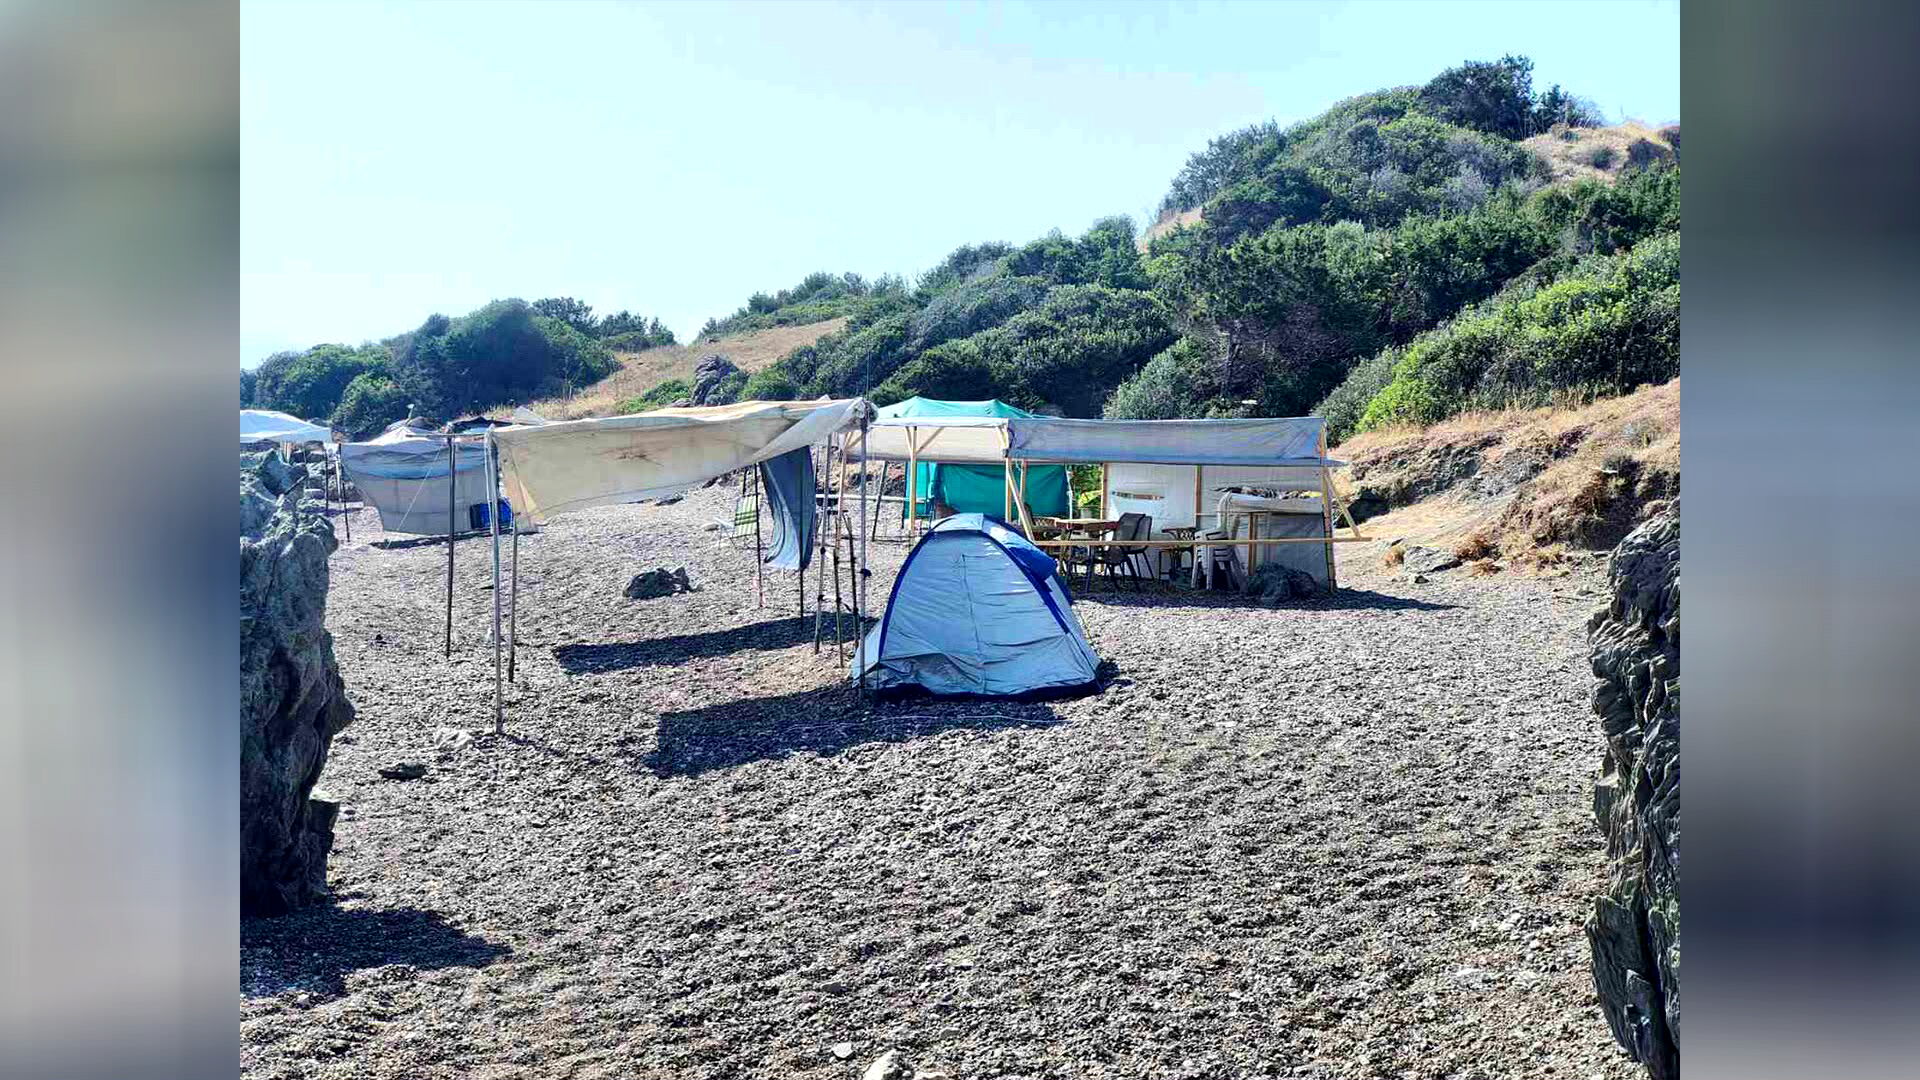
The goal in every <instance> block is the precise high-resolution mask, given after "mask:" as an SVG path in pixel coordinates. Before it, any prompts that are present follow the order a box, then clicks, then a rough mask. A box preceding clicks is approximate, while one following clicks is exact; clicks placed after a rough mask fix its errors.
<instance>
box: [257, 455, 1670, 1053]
mask: <svg viewBox="0 0 1920 1080" xmlns="http://www.w3.org/2000/svg"><path fill="white" fill-rule="evenodd" d="M728 511H729V507H728V505H727V503H726V501H725V496H724V495H722V493H721V492H719V491H716V490H712V489H709V490H707V491H703V492H697V493H695V494H693V495H690V496H689V497H688V498H687V499H685V500H684V501H682V502H679V503H677V504H674V505H670V506H664V507H662V506H646V507H613V508H607V509H604V510H599V511H593V512H588V513H583V514H578V515H574V516H570V517H567V518H564V519H562V520H560V521H558V522H556V523H555V524H553V525H552V526H551V527H549V528H548V529H547V530H546V531H545V532H544V533H543V534H542V535H538V536H532V537H528V538H526V539H525V540H523V542H522V545H521V546H522V551H521V556H522V570H523V572H524V573H523V581H524V588H525V592H526V595H525V597H523V603H522V610H521V612H520V615H521V618H520V626H519V630H520V638H521V648H520V652H519V670H518V675H519V680H518V683H517V684H516V685H514V686H512V687H510V690H509V703H508V716H507V723H506V732H507V733H506V735H505V736H504V737H495V736H493V735H491V734H485V733H484V732H486V731H489V730H490V723H489V721H490V716H489V713H490V707H489V695H490V692H491V689H492V664H491V653H490V651H489V650H488V648H487V646H486V639H485V631H486V625H487V616H488V612H489V611H490V603H491V600H490V596H491V594H490V593H489V592H488V591H487V590H486V589H485V588H484V587H483V586H484V585H485V584H486V583H487V579H488V576H489V572H488V566H489V562H488V549H487V544H486V543H485V541H483V540H469V541H464V542H462V543H460V544H459V545H457V553H456V554H457V563H458V578H459V585H458V589H457V593H456V612H455V614H456V619H457V622H458V625H457V627H456V634H455V642H454V656H453V658H452V660H451V661H449V660H448V659H447V658H445V657H444V656H443V655H442V651H441V649H442V641H441V635H442V618H443V616H442V610H441V604H442V602H443V593H442V592H441V589H442V587H443V586H442V582H443V577H442V575H443V574H444V572H445V561H444V560H445V553H444V552H445V549H444V548H443V547H433V546H414V547H397V548H392V549H383V548H379V547H375V546H372V545H370V544H369V542H368V541H369V539H378V538H379V536H380V533H379V531H378V528H377V523H376V521H375V519H374V517H373V516H372V515H371V514H370V513H367V512H362V513H360V514H359V515H358V516H357V518H356V520H355V521H354V537H355V541H354V543H353V544H351V545H349V546H347V547H345V548H343V549H342V550H341V551H340V552H339V553H337V554H336V555H335V556H334V563H333V569H334V581H333V592H332V596H331V598H330V600H329V611H328V621H329V623H330V625H331V628H332V630H333V632H334V635H335V647H336V649H337V650H338V654H339V658H340V666H341V670H342V671H343V673H344V675H345V678H346V683H347V688H348V691H349V693H350V694H351V695H352V698H353V700H354V702H355V704H356V705H357V707H358V709H359V718H358V719H357V720H356V721H355V723H354V725H353V726H352V727H350V728H349V729H348V730H347V732H346V733H345V734H344V735H343V736H342V737H341V738H340V739H338V740H336V742H335V745H334V749H333V756H332V759H331V761H330V762H329V764H328V766H327V770H326V774H325V776H324V777H323V780H322V786H323V787H324V788H325V789H326V790H327V791H328V792H329V793H330V794H331V795H333V796H334V797H336V798H339V799H341V800H342V802H343V803H344V808H343V810H342V813H341V819H340V822H339V826H338V838H337V841H336V843H335V847H334V853H333V858H332V863H331V877H332V881H333V884H334V887H335V889H336V891H337V893H338V897H339V903H338V904H337V905H336V906H333V907H330V908H324V909H320V910H316V911H309V912H304V913H300V914H297V915H293V916H289V917H286V918H281V919H272V920H257V921H251V922H248V923H246V924H244V925H243V927H242V930H241V972H240V990H241V1001H240V1033H241V1066H242V1072H243V1073H244V1074H245V1075H248V1076H253V1077H283V1076H284V1077H294V1076H299V1077H321V1076H324V1077H410V1078H417V1077H466V1076H474V1077H505V1076H529V1075H538V1076H569V1077H664V1076H702V1077H736V1076H741V1077H744V1076H783V1077H784V1076H809V1077H854V1076H859V1075H860V1072H861V1070H862V1069H864V1068H865V1067H866V1066H867V1064H868V1063H869V1062H870V1061H872V1060H873V1059H874V1058H876V1057H877V1056H879V1055H880V1054H881V1053H883V1052H885V1051H887V1050H889V1049H897V1050H898V1051H899V1056H900V1059H901V1060H902V1061H904V1062H906V1063H907V1064H908V1065H910V1066H911V1067H913V1068H916V1069H918V1070H920V1071H921V1072H922V1074H923V1075H924V1074H935V1073H944V1074H947V1075H949V1076H951V1077H954V1078H956V1080H958V1078H966V1077H988V1076H1033V1077H1039V1076H1059V1077H1065V1076H1074V1077H1087V1076H1111V1077H1143V1076H1164V1077H1198V1076H1314V1077H1321V1076H1325V1077H1374V1076H1381V1077H1386V1076H1414V1077H1488V1078H1502V1080H1505V1078H1509V1077H1521V1076H1571V1077H1580V1078H1583V1080H1584V1078H1587V1077H1595V1076H1598V1077H1621V1078H1624V1077H1630V1076H1635V1075H1636V1073H1635V1072H1634V1071H1633V1068H1632V1066H1631V1065H1630V1063H1629V1062H1628V1061H1627V1060H1626V1058H1625V1057H1624V1056H1623V1055H1622V1054H1621V1053H1620V1052H1619V1051H1618V1050H1617V1049H1616V1048H1615V1047H1614V1045H1613V1043H1612V1042H1611V1040H1610V1039H1609V1037H1608V1035H1607V1031H1606V1028H1605V1025H1604V1023H1603V1022H1602V1020H1601V1017H1600V1015H1599V1013H1598V1011H1597V1009H1596V1007H1595V1003H1594V995H1593V991H1592V988H1591V981H1590V976H1589V973H1588V959H1587V949H1586V945H1585V940H1584V937H1583V936H1582V933H1581V930H1580V922H1581V919H1582V917H1583V916H1584V914H1585V911H1586V909H1587V906H1588V903H1589V900H1588V898H1589V897H1590V896H1592V895H1593V894H1595V893H1596V892H1597V891H1598V890H1599V889H1600V887H1601V881H1602V854H1603V853H1602V850H1601V841H1600V837H1599V834H1598V832H1597V831H1596V830H1595V827H1594V824H1593V821H1592V818H1591V815H1590V811H1589V805H1590V802H1589V796H1588V789H1589V783H1590V780H1591V777H1592V774H1593V771H1594V769H1595V766H1596V763H1597V761H1598V754H1599V747H1600V740H1599V736H1598V733H1597V730H1596V728H1595V724H1594V721H1593V720H1592V719H1591V718H1590V716H1589V713H1588V709H1587V703H1586V695H1587V686H1588V682H1589V676H1588V673H1587V671H1586V665H1585V662H1584V660H1583V659H1582V657H1583V655H1584V645H1583V642H1584V624H1585V620H1586V616H1587V614H1588V613H1589V612H1590V611H1591V610H1592V609H1593V607H1594V606H1595V605H1596V604H1598V603H1599V599H1598V596H1597V595H1596V589H1597V586H1598V582H1599V578H1598V576H1597V567H1595V568H1591V569H1589V570H1588V571H1586V572H1584V573H1583V574H1576V575H1574V576H1571V577H1567V578H1561V579H1557V580H1551V581H1548V580H1542V579H1538V578H1518V577H1509V576H1506V575H1500V576H1496V577H1493V578H1485V579H1474V580H1469V579H1466V578H1463V577H1460V576H1459V572H1455V573H1451V574H1442V575H1437V576H1436V577H1435V578H1434V580H1433V581H1432V582H1431V583H1428V584H1423V585H1411V584H1404V583H1401V582H1397V581H1393V580H1391V579H1389V578H1388V577H1386V576H1385V574H1384V572H1383V571H1381V570H1380V569H1379V562H1378V557H1377V553H1376V552H1374V551H1372V550H1370V548H1371V545H1348V546H1347V547H1345V548H1343V549H1342V556H1343V562H1342V577H1343V584H1345V585H1346V586H1347V587H1346V588H1345V589H1343V590H1342V592H1341V593H1340V594H1339V596H1338V598H1337V599H1335V600H1333V601H1330V602H1323V603H1318V604H1312V605H1305V606H1294V607H1287V608H1281V609H1277V610H1274V609H1265V608H1260V607H1253V606H1248V605H1246V604H1244V603H1240V602H1237V601H1234V600H1231V599H1228V598H1221V599H1215V598H1211V597H1207V596H1201V595H1195V594H1192V593H1186V592H1176V591H1172V590H1166V591H1162V592H1158V593H1145V594H1140V595H1134V594H1126V593H1121V594H1115V593H1111V592H1106V591H1098V590H1097V591H1096V592H1095V593H1094V594H1092V595H1090V596H1086V597H1082V598H1080V599H1079V600H1078V601H1077V603H1076V610H1077V611H1078V612H1079V614H1080V617H1081V619H1082V620H1083V622H1084V623H1085V625H1086V627H1087V631H1088V634H1089V636H1090V637H1091V639H1092V641H1093V645H1094V649H1095V651H1096V652H1097V653H1098V654H1099V655H1100V656H1101V657H1102V658H1103V659H1104V660H1107V661H1110V662H1111V664H1112V674H1111V676H1110V678H1109V679H1108V680H1107V681H1106V684H1105V685H1104V686H1103V687H1102V689H1101V690H1100V691H1099V692H1097V693H1094V694H1090V695H1087V696H1082V697H1077V698H1071V699H1064V700H1055V701H1050V702H1041V703H1025V704H1008V703H1000V702H981V701H972V702H940V703H932V702H927V701H920V702H903V703H896V704H892V705H887V706H883V707H881V708H879V709H877V710H875V711H874V712H872V713H871V714H867V713H863V712H861V711H860V710H858V709H857V708H855V707H854V705H853V703H852V701H851V700H850V697H849V695H848V693H847V692H846V690H845V689H844V683H843V680H842V678H841V672H842V670H843V669H842V668H841V667H840V665H838V664H837V663H836V662H835V661H834V659H833V650H832V648H831V643H830V641H829V644H828V646H827V647H826V648H825V650H824V651H823V655H822V656H819V657H816V656H815V655H814V653H813V648H812V620H811V619H809V620H808V621H807V623H806V624H805V625H804V626H803V625H802V624H801V623H800V622H799V621H798V620H797V619H796V618H795V617H794V614H793V605H794V602H795V600H794V597H795V588H794V582H793V579H792V577H791V576H790V575H769V580H768V586H769V587H768V607H767V609H765V610H758V609H756V607H755V603H754V592H753V576H752V572H751V559H750V556H746V555H743V554H741V553H740V552H737V551H735V550H733V549H732V548H730V547H728V546H726V545H725V544H724V542H720V541H718V540H716V536H717V535H718V534H716V533H712V532H705V531H702V529H701V526H702V525H704V524H706V523H708V522H711V521H716V520H718V519H720V518H721V517H723V516H726V515H727V513H728ZM903 555H904V548H903V547H902V546H900V545H898V544H884V543H883V544H880V545H876V548H875V559H874V561H875V572H874V579H873V586H872V593H873V605H874V606H875V607H876V608H877V607H878V606H879V605H880V604H881V602H882V601H883V598H884V597H885V595H886V590H887V586H888V585H889V584H890V583H891V580H892V575H893V572H894V569H895V568H896V567H897V566H898V564H899V562H900V560H901V558H902V556H903ZM661 565H665V566H669V567H672V566H680V565H685V566H686V567H687V568H688V570H689V572H690V574H691V575H692V577H693V579H694V581H695V582H696V583H697V584H699V586H700V589H699V591H697V592H693V593H688V594H682V595H677V596H671V597H665V598H660V599H653V600H642V601H635V600H628V599H626V598H625V597H623V596H622V595H621V589H622V588H623V587H624V586H625V584H626V582H627V580H628V578H630V577H631V576H632V575H633V574H635V573H636V572H638V571H641V570H645V569H650V568H653V567H655V566H661ZM1102 589H1104V585H1103V586H1102ZM449 728H464V729H467V730H470V731H473V732H476V733H480V734H479V735H478V737H477V738H476V739H474V740H473V741H471V743H468V744H465V745H461V743H462V742H463V740H462V739H461V738H460V737H458V736H454V735H452V734H450V733H449V732H447V731H445V730H443V729H449ZM437 741H438V742H441V743H442V744H443V745H442V746H441V747H440V748H439V749H436V748H435V744H436V742H437ZM406 760H416V761H420V762H424V763H426V764H427V765H428V772H427V775H426V776H425V777H424V778H422V779H417V780H411V781H400V780H390V779H384V778H382V776H381V775H380V770H381V769H382V768H383V767H388V766H392V765H394V764H396V763H399V762H402V761H406ZM840 1044H851V1048H850V1052H849V1047H848V1046H845V1045H840Z"/></svg>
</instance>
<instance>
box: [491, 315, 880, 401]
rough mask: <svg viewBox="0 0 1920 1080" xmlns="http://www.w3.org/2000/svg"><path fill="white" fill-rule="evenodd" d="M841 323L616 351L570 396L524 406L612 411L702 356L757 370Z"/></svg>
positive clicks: (685, 374)
mask: <svg viewBox="0 0 1920 1080" xmlns="http://www.w3.org/2000/svg"><path fill="white" fill-rule="evenodd" d="M846 324H847V320H846V319H844V318H839V319H826V320H823V321H821V322H817V323H807V324H806V325H804V326H776V327H773V328H772V329H770V330H756V331H754V332H753V333H750V334H741V335H739V336H737V337H726V338H721V339H719V340H717V341H709V340H701V341H696V342H694V343H693V344H691V345H666V346H662V347H661V348H658V349H646V350H643V351H641V352H631V353H619V354H617V356H618V359H619V361H620V370H619V371H616V372H614V373H613V374H612V375H609V376H607V377H606V378H605V379H602V380H601V381H600V382H598V383H595V384H594V385H592V386H589V387H587V388H586V389H584V390H581V391H580V392H579V393H577V394H575V395H573V396H572V397H571V398H548V399H547V400H545V401H536V402H534V403H533V404H532V405H530V406H529V408H531V409H533V411H534V412H537V413H539V414H540V415H542V416H544V417H546V418H547V419H549V420H575V419H578V418H580V417H583V416H611V415H613V414H614V413H615V412H616V411H617V406H618V405H619V403H620V402H622V401H626V400H627V399H629V398H635V397H639V396H640V395H641V394H644V393H646V392H647V391H649V390H651V389H653V388H654V387H656V386H658V385H660V384H661V383H663V382H665V381H667V380H668V379H687V378H691V377H692V376H693V368H694V365H696V364H698V363H699V362H700V358H701V357H703V356H708V355H711V354H713V353H720V354H722V355H724V356H725V357H726V358H727V359H729V360H732V361H733V362H734V363H735V364H738V365H739V366H740V370H742V371H748V372H752V371H759V370H761V369H762V368H765V367H768V366H770V365H771V364H772V363H773V362H774V361H776V360H778V359H780V358H781V357H783V356H785V355H787V354H788V353H790V352H792V351H793V350H795V349H797V348H800V347H801V346H802V345H811V344H813V343H814V342H816V341H818V340H820V339H821V338H822V337H825V336H826V335H828V334H831V333H833V332H834V331H835V330H838V329H840V328H841V327H843V326H845V325H846Z"/></svg>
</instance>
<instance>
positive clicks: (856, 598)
mask: <svg viewBox="0 0 1920 1080" xmlns="http://www.w3.org/2000/svg"><path fill="white" fill-rule="evenodd" d="M871 422H872V420H871V417H870V416H869V409H868V406H867V405H866V404H865V403H864V402H863V403H862V404H861V405H860V463H861V467H860V558H859V560H858V562H859V565H857V566H856V567H854V574H855V575H856V577H855V578H854V589H853V604H854V610H853V633H854V637H855V638H856V640H857V641H858V644H857V645H855V646H854V649H855V653H856V656H857V661H856V663H855V665H854V666H855V669H856V670H857V671H859V673H860V676H859V683H860V693H861V694H862V695H863V696H864V695H865V694H866V692H867V623H866V618H867V573H868V571H867V469H866V461H867V427H868V425H869V424H870V423H871Z"/></svg>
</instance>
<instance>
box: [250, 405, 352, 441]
mask: <svg viewBox="0 0 1920 1080" xmlns="http://www.w3.org/2000/svg"><path fill="white" fill-rule="evenodd" d="M240 441H241V442H243V443H252V442H283V443H316V442H317V443H330V442H332V441H333V432H332V431H330V430H329V429H327V428H324V427H321V426H320V425H319V424H309V423H307V422H306V421H305V420H302V419H300V418H299V417H297V416H289V415H287V414H286V413H283V412H274V411H273V410H271V409H241V410H240Z"/></svg>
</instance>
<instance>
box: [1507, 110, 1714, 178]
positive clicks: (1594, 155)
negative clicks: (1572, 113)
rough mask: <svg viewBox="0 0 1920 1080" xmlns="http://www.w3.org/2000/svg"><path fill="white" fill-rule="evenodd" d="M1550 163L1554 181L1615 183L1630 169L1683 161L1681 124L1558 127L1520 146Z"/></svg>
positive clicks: (1628, 123)
mask: <svg viewBox="0 0 1920 1080" xmlns="http://www.w3.org/2000/svg"><path fill="white" fill-rule="evenodd" d="M1520 145H1521V146H1523V147H1526V148H1527V150H1529V151H1531V152H1532V153H1533V154H1534V155H1536V156H1537V157H1539V158H1540V159H1541V160H1542V161H1545V162H1546V163H1547V168H1548V169H1549V170H1550V172H1549V175H1550V176H1551V177H1552V179H1553V180H1555V181H1556V182H1557V181H1566V180H1612V179H1614V178H1616V177H1618V176H1619V175H1620V174H1621V173H1622V172H1624V171H1625V170H1627V169H1629V168H1640V167H1643V166H1646V165H1651V164H1653V163H1654V162H1660V161H1664V162H1677V161H1679V160H1680V125H1678V124H1670V125H1668V126H1666V127H1663V128H1650V127H1648V126H1646V125H1645V124H1642V123H1640V122H1639V121H1637V120H1629V121H1627V122H1626V123H1624V124H1614V125H1613V126H1611V127H1565V126H1558V127H1555V128H1554V129H1553V130H1552V131H1549V132H1544V133H1542V134H1539V135H1535V136H1534V137H1532V138H1530V139H1527V140H1525V141H1524V142H1522V143H1521V144H1520Z"/></svg>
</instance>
